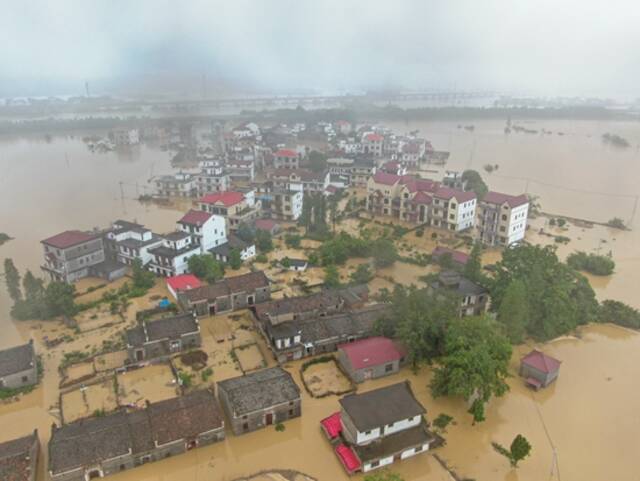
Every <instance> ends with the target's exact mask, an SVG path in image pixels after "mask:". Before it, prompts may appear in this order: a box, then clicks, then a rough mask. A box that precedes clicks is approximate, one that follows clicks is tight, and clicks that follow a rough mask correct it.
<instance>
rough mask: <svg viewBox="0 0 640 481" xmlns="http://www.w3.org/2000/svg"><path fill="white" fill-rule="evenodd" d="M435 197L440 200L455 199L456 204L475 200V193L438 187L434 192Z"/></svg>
mask: <svg viewBox="0 0 640 481" xmlns="http://www.w3.org/2000/svg"><path fill="white" fill-rule="evenodd" d="M434 196H435V197H439V198H440V199H446V200H449V199H453V198H455V199H457V201H458V202H467V201H468V200H472V199H475V198H476V193H475V192H473V191H469V192H464V191H462V190H456V189H452V188H451V187H439V188H438V189H437V190H436V191H435V192H434Z"/></svg>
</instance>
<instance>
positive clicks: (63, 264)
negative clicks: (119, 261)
mask: <svg viewBox="0 0 640 481" xmlns="http://www.w3.org/2000/svg"><path fill="white" fill-rule="evenodd" d="M41 243H42V247H43V250H44V264H43V265H42V266H41V268H42V270H43V271H45V272H46V273H47V274H49V276H50V278H51V280H52V281H60V282H75V281H77V280H79V279H82V278H83V277H87V276H89V275H91V267H93V266H96V265H98V264H100V263H102V262H104V260H105V252H104V245H103V242H102V238H101V237H100V236H99V235H96V234H92V233H89V232H81V231H79V230H68V231H65V232H61V233H60V234H56V235H54V236H52V237H49V238H47V239H44V240H43V241H41Z"/></svg>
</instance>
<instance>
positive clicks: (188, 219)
mask: <svg viewBox="0 0 640 481" xmlns="http://www.w3.org/2000/svg"><path fill="white" fill-rule="evenodd" d="M203 202H205V201H204V200H203ZM211 217H213V214H210V213H209V212H205V211H203V210H193V209H191V210H190V211H189V212H187V213H186V214H185V215H184V216H183V217H182V219H180V220H179V221H178V222H179V223H180V224H189V225H195V226H198V227H200V226H202V225H203V224H204V223H205V222H207V221H208V220H209V219H211Z"/></svg>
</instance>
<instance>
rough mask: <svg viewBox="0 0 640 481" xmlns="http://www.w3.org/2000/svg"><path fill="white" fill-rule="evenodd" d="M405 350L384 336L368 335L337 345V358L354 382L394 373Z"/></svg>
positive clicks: (397, 369) (402, 358)
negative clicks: (367, 336) (368, 336)
mask: <svg viewBox="0 0 640 481" xmlns="http://www.w3.org/2000/svg"><path fill="white" fill-rule="evenodd" d="M405 354H406V353H405V351H404V349H402V348H401V347H400V346H398V345H397V344H396V343H395V342H394V341H393V340H391V339H388V338H386V337H381V336H378V337H370V338H367V339H361V340H359V341H355V342H351V343H348V344H341V345H340V346H338V360H339V361H340V364H341V365H342V367H343V369H344V370H345V371H346V372H347V373H348V374H349V376H350V377H351V378H352V379H353V380H354V381H355V382H363V381H365V380H366V379H374V378H377V377H382V376H387V375H389V374H394V373H396V372H398V371H399V370H400V364H401V362H402V361H404V357H405Z"/></svg>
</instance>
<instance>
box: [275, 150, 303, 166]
mask: <svg viewBox="0 0 640 481" xmlns="http://www.w3.org/2000/svg"><path fill="white" fill-rule="evenodd" d="M273 167H274V168H275V169H299V168H300V157H299V156H298V153H297V152H296V151H295V150H291V149H280V150H278V151H276V152H275V153H274V154H273Z"/></svg>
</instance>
